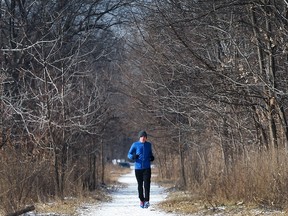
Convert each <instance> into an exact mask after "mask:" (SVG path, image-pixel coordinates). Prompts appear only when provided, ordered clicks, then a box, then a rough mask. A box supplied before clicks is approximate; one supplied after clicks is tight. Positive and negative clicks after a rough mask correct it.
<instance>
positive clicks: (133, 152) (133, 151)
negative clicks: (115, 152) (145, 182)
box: [127, 144, 136, 160]
mask: <svg viewBox="0 0 288 216" xmlns="http://www.w3.org/2000/svg"><path fill="white" fill-rule="evenodd" d="M135 152H136V149H135V147H134V144H132V145H131V147H130V149H129V151H128V155H127V157H128V159H130V160H134V157H133V156H134V154H135Z"/></svg>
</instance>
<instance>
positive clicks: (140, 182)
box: [135, 170, 144, 202]
mask: <svg viewBox="0 0 288 216" xmlns="http://www.w3.org/2000/svg"><path fill="white" fill-rule="evenodd" d="M135 176H136V179H137V183H138V196H139V199H140V200H141V201H142V202H143V201H144V194H143V170H135Z"/></svg>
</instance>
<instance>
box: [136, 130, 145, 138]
mask: <svg viewBox="0 0 288 216" xmlns="http://www.w3.org/2000/svg"><path fill="white" fill-rule="evenodd" d="M138 136H139V138H140V137H146V138H147V133H146V131H144V130H142V131H140V132H139V133H138Z"/></svg>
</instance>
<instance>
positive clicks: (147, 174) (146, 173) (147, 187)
mask: <svg viewBox="0 0 288 216" xmlns="http://www.w3.org/2000/svg"><path fill="white" fill-rule="evenodd" d="M143 180H144V189H145V201H148V202H149V199H150V184H151V169H145V170H144V173H143Z"/></svg>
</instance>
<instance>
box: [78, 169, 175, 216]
mask: <svg viewBox="0 0 288 216" xmlns="http://www.w3.org/2000/svg"><path fill="white" fill-rule="evenodd" d="M119 182H121V183H124V184H127V185H128V186H127V187H125V188H122V189H120V190H118V191H116V192H114V193H113V194H112V201H111V202H108V203H103V204H101V205H100V206H93V205H90V206H85V207H84V208H81V209H79V216H92V215H97V216H110V215H111V216H112V215H117V216H127V215H133V216H138V215H139V216H140V215H141V216H144V215H147V216H148V215H149V216H154V215H155V216H176V215H175V214H170V213H165V212H163V211H160V210H159V209H157V207H156V204H157V203H159V202H161V201H162V200H164V199H165V197H166V195H167V194H166V193H165V192H164V189H163V188H162V187H159V186H157V185H155V184H153V183H152V184H151V194H150V205H151V206H150V207H149V208H148V209H142V208H140V207H139V199H138V195H137V182H136V179H135V176H134V170H132V171H131V173H129V174H126V175H123V176H122V177H120V178H119Z"/></svg>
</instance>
